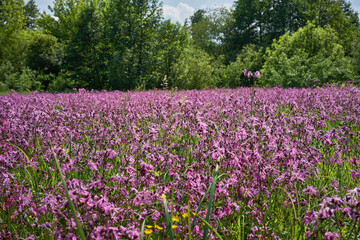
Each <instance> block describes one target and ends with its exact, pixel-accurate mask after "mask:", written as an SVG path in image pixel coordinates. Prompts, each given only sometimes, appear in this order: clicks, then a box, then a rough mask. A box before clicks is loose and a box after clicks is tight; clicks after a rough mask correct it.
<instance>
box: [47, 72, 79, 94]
mask: <svg viewBox="0 0 360 240" xmlns="http://www.w3.org/2000/svg"><path fill="white" fill-rule="evenodd" d="M46 76H47V77H49V78H50V77H53V78H52V81H51V83H50V85H49V87H48V89H49V90H50V91H56V92H68V91H71V90H72V89H73V88H76V87H78V86H77V85H76V82H75V81H74V80H73V78H72V74H71V72H67V71H65V72H60V73H59V74H58V75H57V76H56V77H55V76H53V75H51V74H50V75H46Z"/></svg>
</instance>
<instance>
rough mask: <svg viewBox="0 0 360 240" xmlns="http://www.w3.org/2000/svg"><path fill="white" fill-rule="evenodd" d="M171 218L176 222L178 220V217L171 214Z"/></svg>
mask: <svg viewBox="0 0 360 240" xmlns="http://www.w3.org/2000/svg"><path fill="white" fill-rule="evenodd" d="M172 220H173V221H174V222H178V221H180V218H179V217H178V216H173V217H172Z"/></svg>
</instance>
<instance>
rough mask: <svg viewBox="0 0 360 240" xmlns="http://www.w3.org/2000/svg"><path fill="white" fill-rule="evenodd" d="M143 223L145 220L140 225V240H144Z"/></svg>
mask: <svg viewBox="0 0 360 240" xmlns="http://www.w3.org/2000/svg"><path fill="white" fill-rule="evenodd" d="M145 221H146V218H145V219H144V221H143V223H142V224H141V232H140V239H141V240H145V238H144V231H145Z"/></svg>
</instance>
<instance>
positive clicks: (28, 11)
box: [24, 0, 40, 29]
mask: <svg viewBox="0 0 360 240" xmlns="http://www.w3.org/2000/svg"><path fill="white" fill-rule="evenodd" d="M24 13H25V27H26V28H27V29H35V28H36V23H35V22H36V20H37V19H38V18H39V15H40V14H39V9H38V8H37V6H36V4H35V0H29V1H28V2H27V3H26V4H25V6H24Z"/></svg>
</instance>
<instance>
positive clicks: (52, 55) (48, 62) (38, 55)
mask: <svg viewBox="0 0 360 240" xmlns="http://www.w3.org/2000/svg"><path fill="white" fill-rule="evenodd" d="M30 34H31V42H30V44H29V47H28V54H27V64H28V66H30V67H31V68H32V69H34V70H36V71H42V72H45V73H54V74H56V73H58V72H59V71H60V66H61V64H62V63H63V58H64V54H65V53H64V46H63V45H62V44H61V43H59V41H58V39H57V38H56V37H54V36H52V35H49V34H46V33H43V32H41V31H33V32H30Z"/></svg>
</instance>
